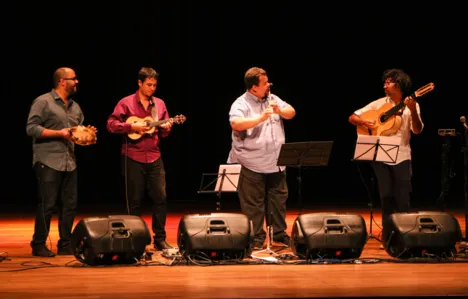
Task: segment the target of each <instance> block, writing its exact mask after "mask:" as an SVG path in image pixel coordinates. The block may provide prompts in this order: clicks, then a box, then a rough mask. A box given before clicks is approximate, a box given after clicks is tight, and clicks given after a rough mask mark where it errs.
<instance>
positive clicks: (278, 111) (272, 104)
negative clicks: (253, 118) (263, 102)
mask: <svg viewBox="0 0 468 299" xmlns="http://www.w3.org/2000/svg"><path fill="white" fill-rule="evenodd" d="M268 106H269V107H271V108H272V109H273V113H276V114H281V108H280V107H279V106H278V103H277V102H276V100H271V101H270V102H269V105H268Z"/></svg>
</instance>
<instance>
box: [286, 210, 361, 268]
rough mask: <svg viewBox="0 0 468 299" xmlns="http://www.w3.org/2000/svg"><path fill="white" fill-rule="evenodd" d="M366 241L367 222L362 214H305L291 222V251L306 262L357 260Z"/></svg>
mask: <svg viewBox="0 0 468 299" xmlns="http://www.w3.org/2000/svg"><path fill="white" fill-rule="evenodd" d="M366 239H367V229H366V223H365V221H364V218H362V216H361V215H354V214H336V213H312V214H304V215H300V216H298V217H297V218H296V220H295V221H294V224H293V228H292V234H291V249H292V251H293V253H294V254H295V255H297V256H299V257H300V258H305V259H317V258H329V259H330V258H335V259H349V258H358V257H360V256H361V253H362V250H363V248H364V245H365V243H366Z"/></svg>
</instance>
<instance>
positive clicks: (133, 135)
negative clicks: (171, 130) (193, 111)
mask: <svg viewBox="0 0 468 299" xmlns="http://www.w3.org/2000/svg"><path fill="white" fill-rule="evenodd" d="M186 119H187V118H186V117H185V116H184V115H182V114H180V115H177V116H174V117H171V118H168V119H163V120H158V121H154V119H153V118H152V117H151V116H147V117H145V118H140V117H137V116H130V117H129V118H127V120H126V121H125V122H126V123H128V124H141V125H146V126H148V127H149V129H148V130H146V131H145V132H143V133H140V132H130V133H128V137H129V138H130V139H133V140H137V139H140V138H141V136H143V135H144V134H153V133H154V131H155V130H156V127H159V126H161V125H163V124H165V123H168V122H170V121H172V123H174V124H183V123H184V122H185V120H186Z"/></svg>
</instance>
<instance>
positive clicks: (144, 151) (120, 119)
mask: <svg viewBox="0 0 468 299" xmlns="http://www.w3.org/2000/svg"><path fill="white" fill-rule="evenodd" d="M130 116H136V117H138V118H141V119H143V118H145V117H148V116H149V117H151V118H152V119H153V120H155V121H157V120H165V119H169V113H168V111H167V108H166V104H165V103H164V101H163V100H162V99H160V98H156V97H152V98H151V100H150V105H149V106H148V109H147V110H145V108H144V107H143V104H142V103H141V101H140V96H139V94H138V92H136V93H135V94H132V95H129V96H127V97H125V98H123V99H121V100H120V101H119V102H118V103H117V105H116V106H115V108H114V112H112V114H111V115H109V117H108V119H107V130H108V131H109V132H111V133H116V134H125V135H124V136H123V138H122V148H121V153H122V155H126V156H127V157H129V158H130V159H132V160H135V161H137V162H141V163H152V162H154V161H156V160H157V159H159V158H160V157H161V151H160V149H159V143H160V138H162V137H166V136H167V135H169V133H170V129H169V130H166V129H159V130H158V128H156V130H155V131H154V133H153V134H143V135H142V136H141V137H140V138H139V139H137V140H133V139H131V138H129V137H127V135H128V133H130V132H131V126H132V125H131V124H130V123H127V122H126V121H127V119H128V118H129V117H130Z"/></svg>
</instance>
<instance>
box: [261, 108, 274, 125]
mask: <svg viewBox="0 0 468 299" xmlns="http://www.w3.org/2000/svg"><path fill="white" fill-rule="evenodd" d="M272 114H273V108H272V107H270V106H268V107H267V108H266V109H265V110H263V112H262V114H260V122H263V121H265V120H267V119H268V118H269V117H270V115H272Z"/></svg>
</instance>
